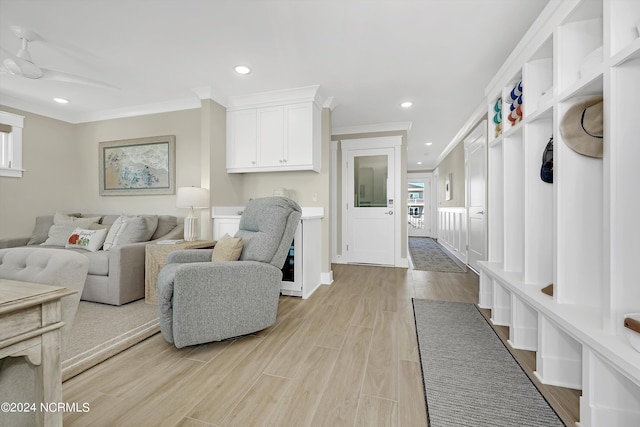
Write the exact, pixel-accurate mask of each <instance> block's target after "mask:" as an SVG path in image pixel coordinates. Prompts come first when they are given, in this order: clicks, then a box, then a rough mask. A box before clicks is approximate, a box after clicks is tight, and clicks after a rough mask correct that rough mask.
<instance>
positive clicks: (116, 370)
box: [63, 265, 478, 427]
mask: <svg viewBox="0 0 640 427" xmlns="http://www.w3.org/2000/svg"><path fill="white" fill-rule="evenodd" d="M333 271H334V283H333V284H332V285H330V286H322V287H320V289H319V290H318V291H316V293H315V294H314V295H312V296H311V298H309V299H308V300H302V299H300V298H294V297H281V300H280V306H279V310H278V320H277V323H276V324H275V325H274V326H272V327H270V328H268V329H266V330H264V331H261V332H259V333H257V334H255V335H252V336H246V337H243V338H240V339H237V340H234V341H226V342H219V343H211V344H206V345H201V346H196V347H191V348H184V349H180V350H178V349H176V348H175V347H173V346H172V345H169V344H167V343H166V342H165V341H164V340H163V338H162V337H161V336H160V335H159V334H157V335H154V336H153V337H151V338H149V339H147V340H145V341H143V342H142V343H140V344H138V345H136V346H134V347H132V348H130V349H128V350H126V351H124V352H122V353H120V354H118V355H116V356H114V357H113V358H111V359H109V360H107V361H105V362H103V363H101V364H100V365H97V366H95V367H94V368H92V369H90V370H88V371H86V372H84V373H82V374H80V375H78V376H76V377H74V378H71V379H69V380H68V381H66V382H65V383H64V384H63V392H64V401H65V402H79V403H81V404H82V403H84V402H87V403H88V404H89V408H90V410H89V411H88V412H86V413H67V414H66V415H65V418H64V424H65V426H128V425H131V426H161V425H166V426H176V425H179V426H278V427H279V426H295V427H298V426H331V427H334V426H406V427H417V426H426V425H427V420H426V411H425V403H424V394H423V386H422V377H421V371H420V361H419V358H418V347H417V343H416V335H415V325H414V320H413V309H412V305H411V298H413V297H415V298H430V299H443V300H450V301H460V302H472V303H477V300H478V277H477V276H476V275H475V274H474V273H471V272H469V273H438V272H425V271H416V270H406V269H398V268H385V267H374V266H352V265H348V266H347V265H334V266H333Z"/></svg>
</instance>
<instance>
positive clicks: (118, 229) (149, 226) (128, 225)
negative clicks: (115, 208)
mask: <svg viewBox="0 0 640 427" xmlns="http://www.w3.org/2000/svg"><path fill="white" fill-rule="evenodd" d="M156 228H158V216H157V215H140V216H125V215H121V216H120V217H119V218H118V219H116V220H115V221H114V223H113V225H112V226H111V228H110V229H109V233H107V238H106V240H105V242H104V250H105V251H108V250H109V249H111V248H112V247H113V246H117V245H125V244H130V243H137V242H146V241H148V240H149V239H150V238H151V236H153V233H154V232H155V231H156Z"/></svg>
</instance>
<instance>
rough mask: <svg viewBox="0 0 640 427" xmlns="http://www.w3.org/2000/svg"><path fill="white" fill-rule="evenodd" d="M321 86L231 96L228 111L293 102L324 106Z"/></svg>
mask: <svg viewBox="0 0 640 427" xmlns="http://www.w3.org/2000/svg"><path fill="white" fill-rule="evenodd" d="M319 88H320V85H313V86H304V87H298V88H292V89H283V90H272V91H268V92H258V93H251V94H246V95H236V96H230V97H229V99H228V101H227V109H229V110H233V109H239V108H240V109H242V108H259V107H261V106H268V105H277V104H288V103H293V102H306V101H313V102H315V103H317V104H318V106H320V107H323V106H324V100H323V99H321V96H320V93H319Z"/></svg>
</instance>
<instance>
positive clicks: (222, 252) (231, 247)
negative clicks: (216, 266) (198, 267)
mask: <svg viewBox="0 0 640 427" xmlns="http://www.w3.org/2000/svg"><path fill="white" fill-rule="evenodd" d="M241 253H242V239H241V238H239V237H231V236H229V235H228V234H225V235H224V236H222V238H221V239H220V240H218V241H217V242H216V245H215V246H214V247H213V252H212V253H211V261H213V262H226V261H237V260H238V259H239V258H240V254H241Z"/></svg>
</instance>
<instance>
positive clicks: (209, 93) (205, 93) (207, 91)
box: [191, 86, 227, 107]
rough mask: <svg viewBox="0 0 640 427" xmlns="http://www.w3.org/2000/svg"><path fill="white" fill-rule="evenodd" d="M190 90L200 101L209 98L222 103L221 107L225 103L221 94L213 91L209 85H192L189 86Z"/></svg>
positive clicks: (225, 100) (224, 105)
mask: <svg viewBox="0 0 640 427" xmlns="http://www.w3.org/2000/svg"><path fill="white" fill-rule="evenodd" d="M191 90H192V91H193V93H195V94H196V95H197V96H198V98H200V101H204V100H205V99H211V100H212V101H214V102H216V103H218V104H220V105H222V106H223V107H226V105H227V99H226V98H225V97H224V96H222V95H218V94H216V93H213V90H212V89H211V86H201V87H193V88H191Z"/></svg>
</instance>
